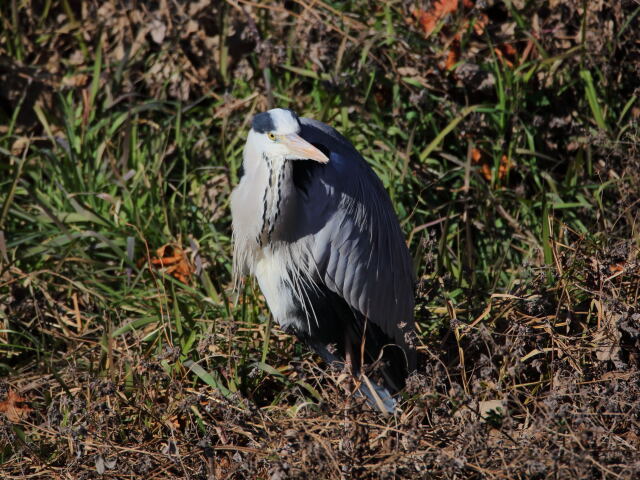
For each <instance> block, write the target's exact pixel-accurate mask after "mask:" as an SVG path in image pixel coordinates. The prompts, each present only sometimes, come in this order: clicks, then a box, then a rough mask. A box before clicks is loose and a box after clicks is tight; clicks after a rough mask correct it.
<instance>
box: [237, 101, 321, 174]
mask: <svg viewBox="0 0 640 480" xmlns="http://www.w3.org/2000/svg"><path fill="white" fill-rule="evenodd" d="M245 156H249V157H251V158H254V159H255V160H256V161H261V160H262V159H263V158H264V157H265V156H266V157H268V158H270V159H282V160H315V161H316V162H320V163H327V162H328V161H329V158H327V156H326V155H325V154H324V153H322V152H321V151H320V150H319V149H318V148H316V147H314V146H313V145H312V144H311V143H309V142H307V141H306V140H304V139H303V138H302V137H301V136H300V122H299V121H298V116H297V115H296V114H295V113H294V112H293V111H291V110H286V109H283V108H274V109H273V110H269V111H268V112H264V113H258V114H257V115H256V116H255V117H253V122H252V124H251V131H250V132H249V136H248V138H247V144H246V146H245Z"/></svg>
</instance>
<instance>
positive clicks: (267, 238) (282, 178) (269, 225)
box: [258, 156, 291, 246]
mask: <svg viewBox="0 0 640 480" xmlns="http://www.w3.org/2000/svg"><path fill="white" fill-rule="evenodd" d="M264 161H265V163H266V165H267V170H268V175H269V180H268V182H267V186H266V188H265V191H264V193H263V195H262V225H261V227H260V234H259V236H258V244H259V245H260V246H263V245H265V244H267V243H270V242H271V239H272V236H273V232H274V230H275V229H276V225H277V222H278V219H279V218H280V217H281V216H282V215H281V214H282V209H283V207H284V202H283V197H284V196H285V195H287V194H288V193H289V188H288V187H287V182H289V181H290V179H289V177H290V172H291V166H290V165H289V162H286V161H285V160H284V159H271V158H269V157H267V156H265V157H264Z"/></svg>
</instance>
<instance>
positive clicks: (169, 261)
mask: <svg viewBox="0 0 640 480" xmlns="http://www.w3.org/2000/svg"><path fill="white" fill-rule="evenodd" d="M156 255H157V256H156V257H152V258H150V259H149V263H150V265H151V266H153V267H156V268H166V270H165V273H166V274H167V275H171V276H172V277H173V278H176V279H178V280H180V281H181V282H182V283H189V280H190V278H191V275H193V273H194V272H195V269H194V268H193V267H192V266H191V263H190V262H189V258H188V257H187V255H186V253H184V251H183V250H182V248H180V247H179V246H177V245H171V244H167V245H163V246H162V247H160V248H158V249H157V250H156ZM145 260H146V259H144V258H141V259H140V260H138V265H139V266H141V265H143V264H144V262H145Z"/></svg>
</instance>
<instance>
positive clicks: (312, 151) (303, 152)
mask: <svg viewBox="0 0 640 480" xmlns="http://www.w3.org/2000/svg"><path fill="white" fill-rule="evenodd" d="M280 142H281V143H282V144H283V145H284V146H285V147H287V149H288V150H289V155H288V156H290V157H291V158H295V159H298V160H307V159H308V160H315V161H316V162H320V163H328V162H329V158H328V157H327V156H326V155H325V154H324V153H322V152H321V151H320V150H319V149H318V148H316V147H314V146H313V145H311V144H310V143H309V142H307V141H306V140H305V139H303V138H302V137H301V136H300V135H297V134H295V133H292V134H290V135H283V136H282V138H281V139H280Z"/></svg>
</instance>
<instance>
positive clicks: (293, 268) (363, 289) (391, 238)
mask: <svg viewBox="0 0 640 480" xmlns="http://www.w3.org/2000/svg"><path fill="white" fill-rule="evenodd" d="M273 112H275V113H273ZM283 112H285V113H283ZM269 114H272V115H274V117H273V118H271V121H272V123H273V125H269V122H268V121H267V120H268V119H267V120H265V122H266V125H265V129H266V130H268V129H269V127H272V128H273V130H274V131H276V132H281V133H284V134H285V135H286V134H288V132H289V130H290V131H291V132H293V133H292V135H299V137H301V138H302V139H303V140H304V141H306V142H308V143H307V144H311V145H313V146H314V147H315V148H316V149H317V153H316V154H315V156H316V157H317V158H316V157H313V158H315V159H316V160H317V161H313V160H306V159H304V155H302V154H298V155H302V156H298V157H295V158H293V159H292V158H289V157H288V156H287V155H286V154H285V155H280V154H277V153H276V154H269V153H268V152H269V144H268V143H267V144H265V143H264V142H262V143H260V141H257V140H253V141H252V136H254V137H257V136H259V135H264V132H260V130H261V129H262V128H261V126H260V125H257V126H256V121H255V120H254V128H253V129H252V131H251V132H250V134H249V139H248V141H247V145H246V147H245V152H244V163H243V166H244V171H245V174H244V175H243V177H242V178H241V180H240V183H239V184H238V186H237V187H236V189H235V190H234V191H233V194H232V197H231V209H232V216H233V229H234V242H235V251H234V261H235V266H236V273H237V274H247V273H250V274H253V275H254V276H255V277H256V279H257V280H258V283H259V285H260V289H261V290H262V293H263V294H264V296H265V299H266V301H267V304H268V305H269V308H270V310H271V312H272V314H273V317H274V319H275V320H276V321H277V322H278V323H279V324H280V325H281V326H282V327H283V328H284V329H285V330H287V331H290V332H292V333H294V334H295V335H297V336H298V337H299V338H300V339H301V340H303V341H305V342H306V343H307V344H309V345H310V346H311V347H312V348H314V349H315V350H316V351H317V352H318V353H319V354H321V355H322V356H323V357H324V358H325V359H326V360H327V361H336V360H344V358H345V356H349V355H353V356H355V357H356V362H357V364H356V365H354V369H355V370H356V372H359V371H360V369H361V366H363V365H365V364H371V363H373V362H374V361H376V360H378V359H379V358H382V360H383V361H384V362H386V365H383V367H382V368H381V369H380V370H381V373H382V374H383V377H384V378H383V380H382V381H381V382H380V383H382V384H384V385H385V387H387V389H388V390H389V391H390V392H391V393H395V391H397V390H399V389H400V388H402V386H403V385H404V379H405V378H406V375H407V373H408V372H409V371H411V370H412V369H413V368H414V362H415V351H414V349H413V348H412V347H411V346H410V345H409V343H410V341H408V340H407V337H408V336H410V335H411V333H412V332H413V306H414V300H413V274H412V267H411V259H410V255H409V252H408V249H407V247H406V245H405V243H404V238H403V235H402V231H401V229H400V226H399V224H398V220H397V217H396V215H395V213H394V211H393V207H392V205H391V202H390V199H389V196H388V195H387V193H386V191H385V190H384V188H383V186H382V183H381V182H380V180H379V179H378V177H377V176H376V175H375V173H374V172H373V171H372V170H371V168H370V167H369V166H368V165H367V163H366V162H365V161H364V159H363V158H362V157H361V156H360V155H359V154H358V152H357V151H356V150H355V149H354V148H353V146H352V145H351V144H350V143H349V142H348V141H347V140H346V139H345V138H344V137H343V136H342V135H340V134H339V133H338V132H336V131H335V130H334V129H332V128H331V127H329V126H327V125H325V124H323V123H320V122H317V121H314V120H310V119H306V118H300V119H298V118H297V117H295V114H292V112H291V113H289V111H287V110H272V111H270V112H267V113H265V114H261V115H269ZM287 115H289V116H290V118H287ZM256 118H257V119H259V116H257V117H256ZM279 120H280V121H279ZM258 123H260V122H258ZM283 138H284V137H283ZM276 141H277V140H276ZM309 147H310V145H309ZM311 148H312V147H311ZM265 151H266V152H267V153H265ZM309 151H311V150H309ZM320 152H322V153H320ZM323 154H324V155H323ZM325 159H326V160H328V161H325ZM320 162H322V163H320ZM363 343H364V348H361V347H362V346H363ZM360 352H364V358H360V356H361V355H360Z"/></svg>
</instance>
